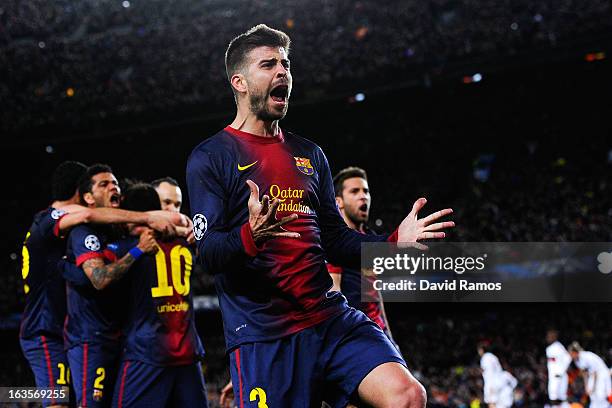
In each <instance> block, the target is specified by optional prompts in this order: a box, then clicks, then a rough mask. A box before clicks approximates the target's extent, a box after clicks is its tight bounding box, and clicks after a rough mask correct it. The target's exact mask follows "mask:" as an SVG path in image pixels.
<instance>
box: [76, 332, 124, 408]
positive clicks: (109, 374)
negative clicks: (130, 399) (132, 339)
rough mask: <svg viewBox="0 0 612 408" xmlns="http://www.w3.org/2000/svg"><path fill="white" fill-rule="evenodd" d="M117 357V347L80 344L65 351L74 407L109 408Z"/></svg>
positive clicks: (110, 344)
mask: <svg viewBox="0 0 612 408" xmlns="http://www.w3.org/2000/svg"><path fill="white" fill-rule="evenodd" d="M119 353H120V347H119V344H118V343H105V344H99V343H83V344H79V345H77V346H74V347H72V348H70V349H68V353H67V354H68V362H69V364H70V371H71V372H72V384H73V385H74V391H75V394H76V401H77V406H80V407H83V408H86V407H110V405H111V401H112V400H113V390H114V388H115V379H116V375H117V367H118V363H119Z"/></svg>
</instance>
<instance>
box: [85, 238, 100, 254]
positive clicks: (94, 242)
mask: <svg viewBox="0 0 612 408" xmlns="http://www.w3.org/2000/svg"><path fill="white" fill-rule="evenodd" d="M85 248H87V249H89V250H90V251H99V250H100V240H99V239H98V237H96V236H95V235H88V236H86V237H85Z"/></svg>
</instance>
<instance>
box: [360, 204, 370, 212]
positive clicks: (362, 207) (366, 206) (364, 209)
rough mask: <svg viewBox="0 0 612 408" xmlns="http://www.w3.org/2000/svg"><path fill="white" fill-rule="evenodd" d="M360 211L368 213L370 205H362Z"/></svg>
mask: <svg viewBox="0 0 612 408" xmlns="http://www.w3.org/2000/svg"><path fill="white" fill-rule="evenodd" d="M359 211H363V212H367V211H368V205H367V204H362V205H361V206H360V207H359Z"/></svg>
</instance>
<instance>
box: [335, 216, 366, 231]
mask: <svg viewBox="0 0 612 408" xmlns="http://www.w3.org/2000/svg"><path fill="white" fill-rule="evenodd" d="M340 213H341V215H342V218H344V222H346V225H348V227H349V228H350V229H352V230H355V231H359V232H365V228H364V227H365V224H364V223H362V222H360V223H356V222H353V220H351V218H350V217H347V216H346V214H345V213H344V211H341V212H340Z"/></svg>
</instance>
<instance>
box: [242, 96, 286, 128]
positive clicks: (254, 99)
mask: <svg viewBox="0 0 612 408" xmlns="http://www.w3.org/2000/svg"><path fill="white" fill-rule="evenodd" d="M267 99H268V94H264V93H262V94H259V95H256V94H251V96H250V97H249V103H250V108H251V112H253V113H254V114H255V116H257V119H259V120H262V121H264V122H272V121H275V120H280V119H282V118H284V117H285V115H286V114H287V108H288V105H285V109H283V112H282V113H280V114H279V113H275V112H271V111H270V110H269V109H268V105H267V104H266V101H267Z"/></svg>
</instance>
